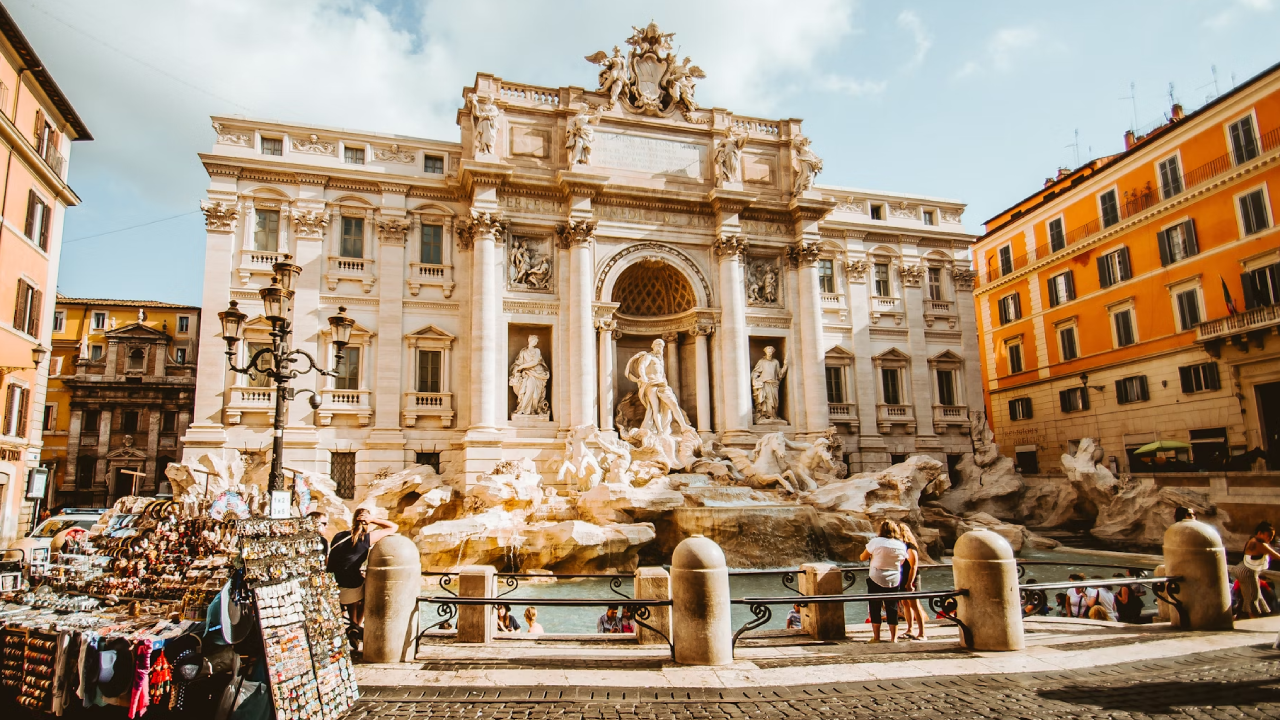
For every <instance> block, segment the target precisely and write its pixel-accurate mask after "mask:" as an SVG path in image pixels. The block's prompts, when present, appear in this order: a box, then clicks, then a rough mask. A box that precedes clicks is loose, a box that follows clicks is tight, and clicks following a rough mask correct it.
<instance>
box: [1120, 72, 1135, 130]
mask: <svg viewBox="0 0 1280 720" xmlns="http://www.w3.org/2000/svg"><path fill="white" fill-rule="evenodd" d="M1135 87H1136V86H1135V85H1134V83H1133V81H1130V82H1129V94H1128V95H1125V96H1124V97H1122V98H1120V99H1121V100H1129V101H1130V102H1132V103H1133V126H1132V129H1133V131H1134V132H1137V131H1138V93H1137V91H1136V90H1135V89H1134V88H1135Z"/></svg>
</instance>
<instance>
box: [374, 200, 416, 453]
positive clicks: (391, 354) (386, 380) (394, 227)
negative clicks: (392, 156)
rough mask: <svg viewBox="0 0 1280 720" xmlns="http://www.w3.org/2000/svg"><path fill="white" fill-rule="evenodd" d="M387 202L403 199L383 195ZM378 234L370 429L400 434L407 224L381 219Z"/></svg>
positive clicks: (395, 219) (390, 218) (394, 219)
mask: <svg viewBox="0 0 1280 720" xmlns="http://www.w3.org/2000/svg"><path fill="white" fill-rule="evenodd" d="M383 198H384V204H385V203H386V202H387V200H389V199H392V198H398V199H399V200H400V202H401V203H403V202H404V196H403V195H396V196H392V195H391V194H390V193H385V194H384V195H383ZM377 230H378V325H377V327H378V338H377V355H376V360H375V362H374V367H373V368H372V370H373V387H372V391H373V392H372V393H371V396H372V399H373V400H372V401H373V411H374V414H373V418H374V420H373V426H374V429H375V431H384V434H385V431H387V430H390V431H393V432H394V433H397V434H398V433H399V431H400V397H401V393H402V392H403V388H402V387H401V383H402V378H403V376H404V370H405V368H403V367H402V364H403V362H404V320H403V316H404V267H405V260H404V253H405V247H404V246H405V236H406V234H408V232H409V221H408V220H405V219H404V218H402V217H397V216H387V215H382V216H381V217H379V218H378V221H377Z"/></svg>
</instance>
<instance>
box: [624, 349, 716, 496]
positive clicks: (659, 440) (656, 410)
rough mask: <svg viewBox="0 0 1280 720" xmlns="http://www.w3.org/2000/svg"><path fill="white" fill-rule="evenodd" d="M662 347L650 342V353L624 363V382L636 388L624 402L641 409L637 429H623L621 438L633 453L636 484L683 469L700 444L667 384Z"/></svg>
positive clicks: (692, 459) (639, 355)
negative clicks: (641, 418) (638, 406)
mask: <svg viewBox="0 0 1280 720" xmlns="http://www.w3.org/2000/svg"><path fill="white" fill-rule="evenodd" d="M665 347H666V343H665V342H663V341H662V340H654V341H653V345H652V350H651V351H649V352H644V351H642V352H638V353H636V354H635V355H633V356H632V357H631V360H629V361H628V362H627V368H626V376H627V379H628V380H630V381H632V382H634V383H635V384H636V385H637V389H636V392H635V396H634V398H624V401H626V400H628V399H629V400H630V401H631V402H632V403H638V404H639V405H641V406H643V407H644V419H643V420H641V421H640V423H639V425H637V426H632V427H623V428H622V429H621V431H620V432H621V435H622V438H623V439H624V440H626V441H627V442H629V443H631V445H632V446H633V447H635V448H636V449H635V450H634V451H633V452H632V453H631V460H632V462H631V468H630V469H631V471H632V472H633V473H634V474H635V478H636V479H637V480H638V481H642V482H647V481H648V480H651V479H652V478H654V477H657V476H659V475H665V474H666V473H667V472H669V471H670V470H672V469H683V468H686V467H688V466H690V465H691V464H693V461H694V453H695V452H697V450H698V449H699V448H700V447H701V445H702V442H701V439H700V438H699V437H698V431H697V430H695V429H693V427H692V426H691V425H689V421H688V419H686V418H685V415H684V411H683V410H681V409H680V403H679V402H678V401H677V400H676V394H675V393H674V392H672V390H671V386H670V385H668V384H667V369H666V363H665V362H664V361H663V358H662V352H663V350H664V349H665Z"/></svg>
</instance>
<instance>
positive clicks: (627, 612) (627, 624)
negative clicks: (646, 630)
mask: <svg viewBox="0 0 1280 720" xmlns="http://www.w3.org/2000/svg"><path fill="white" fill-rule="evenodd" d="M635 631H636V621H635V619H634V618H632V617H631V608H622V615H621V618H620V620H619V629H618V632H620V633H623V634H626V633H634V632H635Z"/></svg>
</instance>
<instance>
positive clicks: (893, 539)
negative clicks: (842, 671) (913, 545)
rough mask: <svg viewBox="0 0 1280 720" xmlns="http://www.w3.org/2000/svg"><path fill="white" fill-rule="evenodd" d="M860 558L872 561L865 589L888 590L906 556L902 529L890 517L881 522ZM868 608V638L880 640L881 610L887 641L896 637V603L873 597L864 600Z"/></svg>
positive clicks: (898, 578)
mask: <svg viewBox="0 0 1280 720" xmlns="http://www.w3.org/2000/svg"><path fill="white" fill-rule="evenodd" d="M862 559H863V560H870V561H871V568H870V571H869V572H868V574H867V592H868V593H870V594H873V595H875V594H879V593H891V592H894V591H896V590H897V589H898V584H899V583H900V582H901V581H902V561H903V560H906V559H907V544H906V543H904V542H902V530H901V529H899V528H898V524H897V523H895V522H893V521H891V520H884V521H882V522H881V523H880V536H879V537H875V538H872V539H871V542H869V543H867V547H866V549H865V550H863V551H862ZM867 604H868V605H869V606H870V608H869V609H870V611H871V633H872V638H871V642H873V643H878V642H880V613H881V610H884V613H885V615H888V620H889V642H897V641H898V603H897V602H896V601H889V602H888V603H886V602H885V601H883V600H872V601H870V602H869V603H867Z"/></svg>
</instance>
